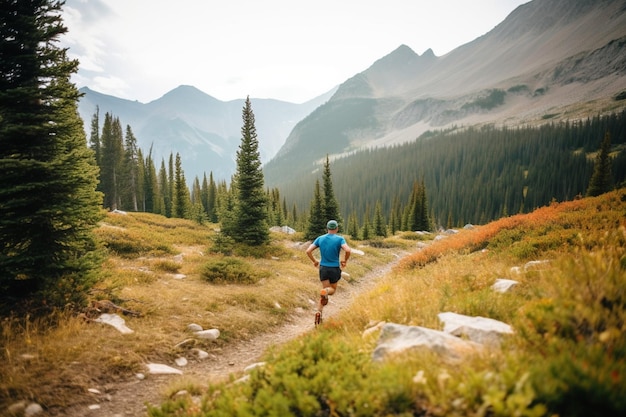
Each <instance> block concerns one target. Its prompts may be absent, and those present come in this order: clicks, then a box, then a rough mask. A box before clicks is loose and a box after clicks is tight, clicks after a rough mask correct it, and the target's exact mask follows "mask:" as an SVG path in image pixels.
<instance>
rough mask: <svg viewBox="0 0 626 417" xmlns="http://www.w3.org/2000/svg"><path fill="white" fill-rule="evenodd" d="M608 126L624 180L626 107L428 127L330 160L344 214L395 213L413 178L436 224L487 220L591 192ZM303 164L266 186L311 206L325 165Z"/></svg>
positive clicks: (616, 168) (618, 176)
mask: <svg viewBox="0 0 626 417" xmlns="http://www.w3.org/2000/svg"><path fill="white" fill-rule="evenodd" d="M607 132H608V133H609V134H610V136H611V144H612V154H611V155H612V157H613V170H612V171H613V179H614V183H615V184H619V183H621V182H623V181H624V180H625V179H626V152H625V149H624V146H625V142H626V112H621V113H618V114H612V115H607V116H595V117H592V118H589V119H587V120H583V121H575V122H565V123H547V124H545V125H543V126H540V127H531V126H527V127H521V128H496V127H493V126H487V127H481V128H472V127H470V128H467V129H461V128H457V129H452V130H450V131H446V132H428V133H426V134H424V135H422V136H421V137H420V138H419V139H418V140H416V141H415V142H412V143H407V144H404V145H398V146H394V147H389V148H382V149H372V150H367V151H360V152H357V153H355V154H353V155H351V156H348V157H344V158H339V159H335V160H333V161H332V162H331V164H332V170H333V179H334V181H333V182H334V186H335V194H336V196H337V200H338V201H339V204H340V209H341V212H342V214H343V215H344V217H348V215H350V214H351V213H356V214H357V216H358V217H359V219H362V218H363V216H365V215H366V213H369V215H370V216H371V215H372V214H373V211H374V205H375V204H376V203H377V202H380V204H381V206H382V211H383V213H385V216H387V219H389V217H388V216H390V215H391V214H392V213H393V210H394V207H395V206H397V204H398V202H401V203H405V202H406V201H407V200H408V199H409V196H410V193H411V190H412V185H413V183H414V182H415V181H423V182H424V184H425V187H426V192H427V201H428V204H429V213H430V216H431V218H432V220H433V221H434V224H435V225H436V226H442V227H448V226H462V225H463V224H466V223H473V224H483V223H485V222H488V221H490V220H493V219H497V218H499V217H501V216H503V215H508V214H515V213H521V212H524V213H525V212H530V211H532V210H533V209H535V208H537V207H541V206H543V205H546V204H548V203H550V201H552V200H557V201H565V200H571V199H574V198H576V197H577V196H579V195H585V192H586V189H587V186H588V184H589V180H590V177H591V174H592V172H593V163H594V160H593V157H594V154H595V153H596V152H597V151H598V149H599V147H600V144H601V142H602V139H603V138H604V136H605V134H606V133H607ZM297 169H298V168H295V167H294V172H292V173H291V175H289V176H288V177H285V178H284V179H283V180H277V181H276V183H270V184H268V185H269V186H271V187H277V188H279V189H280V190H281V194H282V195H283V196H284V197H285V198H286V199H287V201H290V202H293V204H294V205H296V206H297V207H299V208H300V209H302V210H305V209H306V207H307V205H308V204H309V202H310V200H311V195H312V192H313V184H314V182H315V178H316V177H319V176H320V175H321V170H319V171H316V172H315V173H312V174H311V173H310V172H307V171H306V170H309V171H310V169H309V167H308V166H304V164H301V168H300V171H299V172H298V171H297ZM360 221H362V220H360Z"/></svg>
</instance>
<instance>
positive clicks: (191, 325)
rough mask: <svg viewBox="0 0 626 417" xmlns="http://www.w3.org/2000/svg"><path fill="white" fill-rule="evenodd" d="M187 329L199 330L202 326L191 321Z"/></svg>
mask: <svg viewBox="0 0 626 417" xmlns="http://www.w3.org/2000/svg"><path fill="white" fill-rule="evenodd" d="M187 330H189V331H191V332H201V331H202V330H203V329H202V326H200V325H199V324H196V323H191V324H189V325H188V326H187Z"/></svg>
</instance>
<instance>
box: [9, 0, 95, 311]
mask: <svg viewBox="0 0 626 417" xmlns="http://www.w3.org/2000/svg"><path fill="white" fill-rule="evenodd" d="M62 5H63V3H62V2H58V1H46V0H39V1H34V0H33V1H10V2H3V5H2V7H1V8H0V22H2V24H0V142H1V143H2V146H1V147H0V178H2V181H0V242H2V244H0V294H1V295H2V296H7V295H12V296H14V297H18V299H21V300H24V299H26V298H31V296H32V297H33V298H32V299H33V300H36V301H40V302H41V303H42V304H45V305H46V306H49V307H50V306H65V305H67V304H71V303H74V304H81V303H83V302H84V300H85V295H86V291H87V290H88V289H89V288H90V286H91V285H93V283H94V282H95V279H96V275H97V271H98V270H99V262H100V260H101V258H100V254H99V251H98V249H97V245H96V241H95V237H94V234H93V229H94V228H95V227H96V225H97V223H98V221H99V220H100V219H101V218H102V211H101V203H102V196H101V194H100V193H98V192H97V191H96V185H97V175H98V170H97V165H96V163H95V158H94V153H93V151H91V150H90V149H89V148H88V146H87V138H86V136H85V132H84V130H83V123H82V120H81V119H80V117H79V115H78V107H77V103H78V100H79V97H80V93H79V92H78V90H77V89H76V87H75V86H74V84H72V83H71V82H70V77H71V75H72V73H75V72H76V70H77V67H78V62H77V61H75V60H70V59H69V58H68V57H67V50H66V49H60V48H58V47H57V46H56V44H57V42H58V39H59V36H60V35H62V34H63V33H65V32H66V28H65V27H64V26H63V22H62V18H61V7H62ZM3 304H4V303H3ZM4 305H5V306H8V307H9V308H12V306H11V305H8V304H4ZM31 311H33V310H31Z"/></svg>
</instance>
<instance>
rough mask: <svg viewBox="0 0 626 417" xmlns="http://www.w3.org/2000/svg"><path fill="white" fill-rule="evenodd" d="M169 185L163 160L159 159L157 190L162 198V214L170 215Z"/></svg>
mask: <svg viewBox="0 0 626 417" xmlns="http://www.w3.org/2000/svg"><path fill="white" fill-rule="evenodd" d="M169 189H170V185H169V179H168V176H167V169H166V168H165V160H164V159H161V168H160V169H159V192H160V194H161V198H162V199H163V215H164V216H165V217H172V199H171V196H170V193H169Z"/></svg>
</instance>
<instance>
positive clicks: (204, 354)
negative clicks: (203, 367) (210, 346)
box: [191, 348, 209, 360]
mask: <svg viewBox="0 0 626 417" xmlns="http://www.w3.org/2000/svg"><path fill="white" fill-rule="evenodd" d="M191 353H193V354H194V355H196V357H197V358H198V359H200V360H203V359H207V358H208V357H209V354H208V352H205V351H204V350H202V349H198V348H194V349H191Z"/></svg>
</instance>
